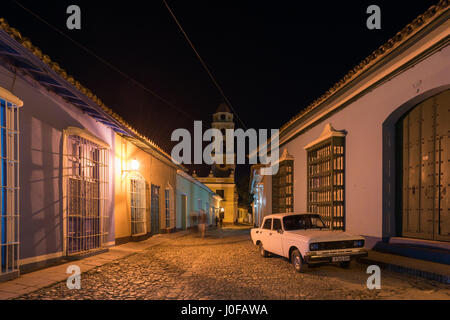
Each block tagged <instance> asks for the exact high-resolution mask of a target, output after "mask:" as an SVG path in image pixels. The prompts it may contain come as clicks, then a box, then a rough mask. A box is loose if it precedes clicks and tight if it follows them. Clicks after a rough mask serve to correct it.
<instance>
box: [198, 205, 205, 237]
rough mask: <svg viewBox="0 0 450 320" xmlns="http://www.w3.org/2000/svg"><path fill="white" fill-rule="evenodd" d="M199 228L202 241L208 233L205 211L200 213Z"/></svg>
mask: <svg viewBox="0 0 450 320" xmlns="http://www.w3.org/2000/svg"><path fill="white" fill-rule="evenodd" d="M198 226H199V228H200V232H201V233H202V239H204V238H205V233H206V213H205V212H204V211H203V210H201V211H200V219H199V224H198Z"/></svg>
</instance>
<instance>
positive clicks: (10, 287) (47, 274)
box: [0, 231, 189, 300]
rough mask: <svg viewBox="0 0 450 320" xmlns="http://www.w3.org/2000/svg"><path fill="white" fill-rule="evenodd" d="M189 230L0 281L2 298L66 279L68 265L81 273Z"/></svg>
mask: <svg viewBox="0 0 450 320" xmlns="http://www.w3.org/2000/svg"><path fill="white" fill-rule="evenodd" d="M188 233H189V232H188V231H179V232H175V233H168V234H158V235H155V236H153V237H150V238H148V239H147V240H144V241H140V242H128V243H125V244H122V245H120V246H115V247H111V248H109V251H108V252H105V253H101V254H98V255H95V256H91V257H88V258H85V259H82V260H76V261H70V262H67V263H63V264H60V265H57V266H54V267H49V268H45V269H42V270H38V271H34V272H30V273H26V274H24V275H21V276H20V277H19V278H17V279H13V280H10V281H6V282H1V283H0V300H7V299H14V298H17V297H19V296H21V295H23V294H27V293H30V292H33V291H36V290H38V289H41V288H44V287H48V286H50V285H52V284H55V283H57V282H60V281H65V280H66V279H67V278H68V277H69V276H70V274H67V273H66V270H67V267H68V266H70V265H77V266H79V267H80V269H81V273H84V272H87V271H89V270H91V269H93V268H95V267H98V266H101V265H104V264H107V263H110V262H113V261H114V260H119V259H123V258H125V257H127V256H129V255H132V254H134V253H137V252H140V251H143V250H145V249H147V248H151V247H153V246H157V245H159V244H162V243H164V242H166V241H169V240H171V239H176V238H179V237H182V236H185V235H187V234H188Z"/></svg>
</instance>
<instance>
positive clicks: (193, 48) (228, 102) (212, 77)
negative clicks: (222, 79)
mask: <svg viewBox="0 0 450 320" xmlns="http://www.w3.org/2000/svg"><path fill="white" fill-rule="evenodd" d="M162 1H163V2H164V5H165V6H166V8H167V10H168V11H169V13H170V15H171V16H172V18H173V20H174V21H175V23H176V24H177V26H178V28H179V29H180V31H181V33H182V34H183V36H184V38H185V39H186V41H187V42H188V44H189V46H190V47H191V48H192V50H193V51H194V53H195V55H196V56H197V58H198V60H199V61H200V63H201V64H202V66H203V68H204V69H205V71H206V73H207V74H208V76H209V78H210V79H211V80H212V82H213V83H214V85H215V86H216V88H217V90H219V92H220V94H221V95H222V97H223V99H224V100H225V102H226V103H227V104H228V106H229V107H230V108H231V110H232V111H233V112H234V114H235V115H236V118H238V120H239V122H240V123H241V124H242V126H243V127H244V129H247V127H246V125H245V124H244V122H243V121H242V119H241V118H240V117H239V115H238V113H237V112H236V110H235V109H234V108H233V105H232V104H231V102H230V100H229V99H228V98H227V96H226V95H225V92H224V91H223V90H222V88H221V87H220V85H219V83H218V82H217V81H216V79H215V77H214V76H213V74H212V72H211V71H210V70H209V68H208V66H207V65H206V63H205V61H204V60H203V59H202V57H201V56H200V54H199V53H198V51H197V49H196V48H195V46H194V44H193V43H192V41H191V40H190V39H189V36H188V35H187V33H186V32H185V31H184V29H183V27H182V26H181V24H180V22H179V21H178V19H177V17H176V16H175V14H174V12H173V11H172V9H171V8H170V7H169V5H168V4H167V2H166V0H162Z"/></svg>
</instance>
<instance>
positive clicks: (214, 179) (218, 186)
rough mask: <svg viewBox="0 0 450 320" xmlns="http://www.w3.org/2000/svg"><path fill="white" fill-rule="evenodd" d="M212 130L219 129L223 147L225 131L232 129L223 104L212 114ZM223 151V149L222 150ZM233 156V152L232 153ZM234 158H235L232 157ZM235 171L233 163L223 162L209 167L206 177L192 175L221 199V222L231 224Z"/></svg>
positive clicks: (234, 213) (235, 198)
mask: <svg viewBox="0 0 450 320" xmlns="http://www.w3.org/2000/svg"><path fill="white" fill-rule="evenodd" d="M211 127H212V128H216V129H219V130H220V131H221V132H222V134H223V141H224V145H225V143H226V135H225V130H226V129H234V121H233V114H232V113H231V111H230V109H229V107H228V106H227V105H226V104H225V103H221V104H220V105H219V107H218V108H217V110H216V112H215V113H214V114H213V122H212V124H211ZM224 150H225V148H224ZM225 152H226V151H224V153H223V157H224V159H225V157H226V153H225ZM233 156H234V151H233ZM234 157H235V156H234ZM235 169H236V165H235V163H233V164H227V163H226V161H225V160H224V161H223V164H216V163H214V164H213V165H212V166H211V171H210V173H209V175H208V176H207V177H198V176H197V175H195V173H194V177H195V178H196V179H197V180H198V181H200V182H202V183H204V184H205V185H206V186H208V188H210V189H211V190H213V191H214V192H215V193H217V194H218V195H219V196H220V197H221V198H222V202H221V203H222V207H223V212H221V214H222V215H223V222H224V223H233V222H235V221H236V219H237V211H238V194H237V189H236V183H235V179H234V172H235Z"/></svg>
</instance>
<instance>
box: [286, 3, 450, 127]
mask: <svg viewBox="0 0 450 320" xmlns="http://www.w3.org/2000/svg"><path fill="white" fill-rule="evenodd" d="M449 3H450V1H449V0H440V1H439V2H438V3H437V4H436V5H433V6H431V7H430V8H429V9H428V10H427V11H425V13H423V14H421V15H419V16H418V17H417V18H415V19H414V20H413V21H412V22H411V23H409V24H408V25H406V27H404V28H403V29H402V30H401V31H399V32H398V33H397V34H396V35H395V36H394V37H392V38H391V39H389V40H388V41H387V42H386V43H384V44H383V45H382V46H380V47H379V48H378V49H377V50H375V51H374V52H372V54H371V55H369V56H368V57H367V58H365V59H364V60H363V61H361V62H360V63H359V64H358V65H357V66H356V67H354V68H353V69H352V70H350V71H349V72H348V73H347V74H346V75H345V76H344V77H343V78H342V79H341V80H340V81H338V82H337V83H335V84H334V86H332V87H331V88H330V89H328V91H326V92H325V93H324V94H323V95H322V96H320V97H319V98H318V99H316V100H314V101H313V102H312V103H311V104H310V105H309V106H307V107H306V108H304V109H303V110H302V111H300V112H299V113H298V114H297V115H295V116H294V117H293V118H291V120H289V121H288V122H286V123H285V124H284V125H282V126H281V128H280V134H281V133H283V132H284V131H286V130H287V129H288V128H289V127H290V126H291V125H293V124H294V123H295V122H297V121H298V120H299V119H300V118H302V117H303V116H305V115H306V114H308V113H309V112H311V111H312V110H313V109H315V108H316V107H317V106H319V105H320V104H321V103H322V102H324V101H325V100H327V99H328V98H330V97H331V96H332V95H334V94H335V93H336V92H338V91H339V90H340V89H341V88H342V87H344V86H345V85H346V84H347V83H349V82H350V81H351V80H353V79H355V78H356V77H358V76H359V75H360V74H361V73H362V72H363V71H365V70H367V69H368V68H369V67H371V66H372V65H373V64H375V63H377V62H378V61H379V60H380V59H382V58H383V57H384V56H385V55H386V54H388V53H390V52H391V51H393V50H394V49H395V48H396V46H398V45H399V44H400V43H403V42H404V41H406V40H407V39H409V38H410V37H411V36H413V34H415V33H416V32H417V31H419V29H420V28H421V27H422V26H425V24H427V23H429V22H431V21H432V19H433V17H437V16H438V15H440V14H441V13H443V12H445V11H446V10H447V8H448V6H449Z"/></svg>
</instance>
